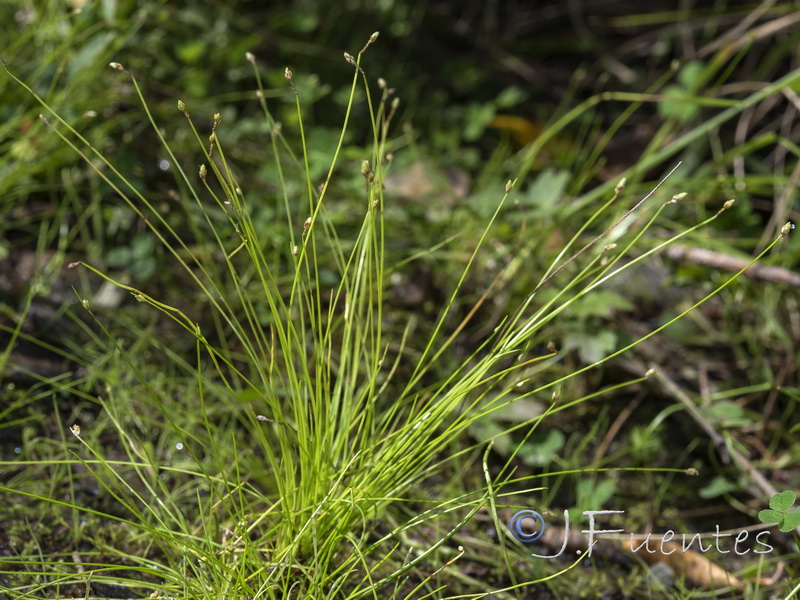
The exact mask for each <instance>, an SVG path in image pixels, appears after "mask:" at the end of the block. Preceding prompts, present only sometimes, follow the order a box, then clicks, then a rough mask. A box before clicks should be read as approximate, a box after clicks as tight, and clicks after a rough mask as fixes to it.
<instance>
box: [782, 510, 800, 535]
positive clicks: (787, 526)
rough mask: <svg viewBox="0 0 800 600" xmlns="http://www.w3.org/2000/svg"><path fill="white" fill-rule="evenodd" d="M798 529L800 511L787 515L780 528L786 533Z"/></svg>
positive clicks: (799, 525)
mask: <svg viewBox="0 0 800 600" xmlns="http://www.w3.org/2000/svg"><path fill="white" fill-rule="evenodd" d="M797 527H800V511H798V512H794V511H792V512H788V513H786V516H785V517H784V518H783V521H781V524H780V526H778V529H780V530H781V531H784V532H786V531H791V530H792V529H796V528H797Z"/></svg>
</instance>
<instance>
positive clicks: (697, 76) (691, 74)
mask: <svg viewBox="0 0 800 600" xmlns="http://www.w3.org/2000/svg"><path fill="white" fill-rule="evenodd" d="M705 70H706V68H705V66H704V65H703V63H701V62H698V61H696V60H693V61H691V62H688V63H686V64H685V65H684V66H683V68H682V69H681V71H680V73H678V81H680V83H681V85H682V86H683V87H684V88H686V89H687V90H691V89H692V88H694V87H697V86H699V85H700V84H701V83H702V81H703V73H704V72H705Z"/></svg>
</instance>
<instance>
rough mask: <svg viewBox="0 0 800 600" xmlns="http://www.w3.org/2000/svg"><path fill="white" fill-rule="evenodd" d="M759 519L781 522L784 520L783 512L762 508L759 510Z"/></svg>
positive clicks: (767, 521) (764, 521)
mask: <svg viewBox="0 0 800 600" xmlns="http://www.w3.org/2000/svg"><path fill="white" fill-rule="evenodd" d="M758 520H759V521H761V522H762V523H780V522H781V521H783V513H781V512H776V511H774V510H761V511H759V512H758Z"/></svg>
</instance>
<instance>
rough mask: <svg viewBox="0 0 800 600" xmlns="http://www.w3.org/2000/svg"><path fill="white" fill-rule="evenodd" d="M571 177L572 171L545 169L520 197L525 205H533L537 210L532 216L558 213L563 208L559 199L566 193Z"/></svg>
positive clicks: (547, 215) (546, 215)
mask: <svg viewBox="0 0 800 600" xmlns="http://www.w3.org/2000/svg"><path fill="white" fill-rule="evenodd" d="M570 177H571V174H570V172H569V171H566V170H564V171H557V170H555V169H545V170H544V171H542V172H541V173H539V175H538V176H537V177H536V179H535V180H534V182H533V183H532V184H531V186H530V187H529V188H528V190H527V191H526V192H525V195H524V196H523V197H522V198H520V200H521V201H522V204H523V206H530V207H533V208H534V209H535V212H534V214H533V215H532V216H535V217H542V218H543V217H549V216H552V215H554V214H556V213H557V212H558V211H560V210H562V208H563V207H561V206H560V205H559V204H558V199H559V198H560V197H561V194H563V193H564V189H565V188H566V187H567V183H569V178H570Z"/></svg>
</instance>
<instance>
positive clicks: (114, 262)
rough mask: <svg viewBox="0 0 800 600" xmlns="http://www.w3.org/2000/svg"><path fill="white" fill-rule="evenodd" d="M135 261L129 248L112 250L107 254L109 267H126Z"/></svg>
mask: <svg viewBox="0 0 800 600" xmlns="http://www.w3.org/2000/svg"><path fill="white" fill-rule="evenodd" d="M132 259H133V253H132V252H131V249H130V248H128V247H127V246H118V247H116V248H112V249H111V250H109V251H108V252H107V253H106V264H107V265H108V266H109V267H125V266H128V264H129V263H130V262H131V260H132Z"/></svg>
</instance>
